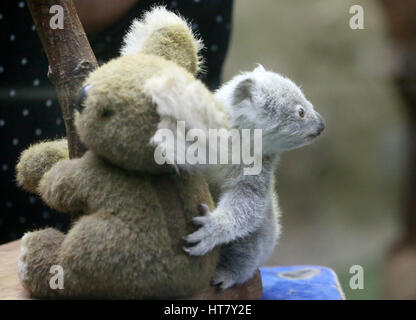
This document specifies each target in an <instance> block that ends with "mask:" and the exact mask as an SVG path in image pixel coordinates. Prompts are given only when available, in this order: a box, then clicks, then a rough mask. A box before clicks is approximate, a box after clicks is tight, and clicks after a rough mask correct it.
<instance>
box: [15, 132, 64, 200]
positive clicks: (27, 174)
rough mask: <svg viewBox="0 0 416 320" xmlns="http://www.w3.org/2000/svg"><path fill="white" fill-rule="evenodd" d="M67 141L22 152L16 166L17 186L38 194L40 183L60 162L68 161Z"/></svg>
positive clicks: (41, 144) (49, 142) (55, 142)
mask: <svg viewBox="0 0 416 320" xmlns="http://www.w3.org/2000/svg"><path fill="white" fill-rule="evenodd" d="M68 158H69V154H68V143H67V141H66V139H61V140H56V141H47V142H40V143H37V144H35V145H32V146H30V147H29V148H28V149H26V150H25V151H23V152H22V154H21V155H20V158H19V161H18V163H17V165H16V179H17V184H18V185H19V186H20V187H22V188H23V189H25V190H26V191H29V192H31V193H36V194H38V186H39V181H40V180H41V179H42V177H43V175H44V174H45V173H46V172H47V171H48V170H49V169H51V168H52V166H53V165H55V164H56V163H57V162H58V161H60V160H63V159H68Z"/></svg>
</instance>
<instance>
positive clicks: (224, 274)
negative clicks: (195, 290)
mask: <svg viewBox="0 0 416 320" xmlns="http://www.w3.org/2000/svg"><path fill="white" fill-rule="evenodd" d="M237 283H238V282H237V277H236V275H235V274H234V273H232V272H230V271H228V270H225V269H220V268H218V269H217V270H216V271H215V273H214V276H213V277H212V280H211V284H212V285H213V286H215V287H217V288H218V289H219V290H221V291H224V290H227V289H228V288H231V287H232V286H234V285H235V284H237Z"/></svg>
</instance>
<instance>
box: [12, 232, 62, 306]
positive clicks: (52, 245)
mask: <svg viewBox="0 0 416 320" xmlns="http://www.w3.org/2000/svg"><path fill="white" fill-rule="evenodd" d="M63 240H64V234H63V233H62V232H60V231H58V230H56V229H52V228H48V229H43V230H39V231H34V232H28V233H26V234H25V235H24V236H23V238H22V244H21V247H20V256H19V260H18V272H19V279H20V282H21V283H22V285H23V287H24V288H25V289H26V290H27V291H28V292H29V293H30V295H31V296H33V297H38V298H42V297H53V296H55V295H58V294H59V289H55V290H52V288H51V287H50V280H51V278H52V277H53V276H54V274H53V273H50V271H51V267H52V266H53V265H57V264H58V262H57V258H58V248H59V247H60V246H61V243H62V241H63Z"/></svg>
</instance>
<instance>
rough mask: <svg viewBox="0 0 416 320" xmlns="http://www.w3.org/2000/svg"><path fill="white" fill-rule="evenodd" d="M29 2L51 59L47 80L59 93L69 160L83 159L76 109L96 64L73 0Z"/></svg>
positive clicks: (37, 0)
mask: <svg viewBox="0 0 416 320" xmlns="http://www.w3.org/2000/svg"><path fill="white" fill-rule="evenodd" d="M26 2H27V4H28V7H29V10H30V13H31V15H32V18H33V21H34V22H35V26H36V29H37V32H38V35H39V38H40V40H41V42H42V46H43V48H44V50H45V53H46V55H47V57H48V62H49V70H48V77H49V80H50V81H51V82H52V83H53V85H54V86H55V88H56V90H57V94H58V100H59V104H60V106H61V110H62V116H63V119H64V122H65V128H66V135H67V139H68V149H69V156H70V158H76V157H80V156H81V155H82V154H83V153H84V152H85V147H84V146H83V145H82V143H81V141H80V140H79V137H78V135H77V133H76V131H75V126H74V122H73V120H74V119H73V117H74V107H75V103H76V98H77V95H78V92H79V90H80V89H81V86H82V83H83V81H84V79H85V78H86V76H87V75H88V74H89V73H90V72H91V71H92V70H94V69H95V68H97V66H98V64H97V60H96V59H95V56H94V53H93V51H92V49H91V46H90V44H89V42H88V39H87V36H86V35H85V32H84V28H83V27H82V24H81V22H80V20H79V18H78V14H77V11H76V8H75V5H74V3H73V1H72V0H26ZM59 19H62V21H63V23H62V25H60V24H59ZM54 21H58V23H56V22H54Z"/></svg>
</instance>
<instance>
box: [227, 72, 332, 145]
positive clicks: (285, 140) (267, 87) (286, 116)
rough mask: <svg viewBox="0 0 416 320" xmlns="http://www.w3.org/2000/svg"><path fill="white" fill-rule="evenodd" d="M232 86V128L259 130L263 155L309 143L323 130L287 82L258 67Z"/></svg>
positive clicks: (296, 89)
mask: <svg viewBox="0 0 416 320" xmlns="http://www.w3.org/2000/svg"><path fill="white" fill-rule="evenodd" d="M239 77H241V80H240V81H239V82H238V84H237V85H236V86H235V87H234V91H233V98H232V100H233V101H232V105H233V107H232V108H233V111H232V112H231V122H232V125H233V126H234V127H240V128H250V129H256V128H257V129H262V132H263V152H266V153H268V152H272V153H274V152H282V151H287V150H291V149H295V148H299V147H301V146H304V145H307V144H310V143H312V142H313V141H314V140H315V138H317V137H318V136H319V135H320V134H321V133H322V131H323V130H324V128H325V124H324V121H323V119H322V117H321V115H320V114H319V113H318V112H316V111H315V110H314V108H313V105H312V104H311V103H310V102H309V101H308V100H307V99H306V98H305V96H304V95H303V93H302V91H301V90H300V88H299V87H298V86H297V85H296V84H295V83H294V82H293V81H291V80H290V79H287V78H285V77H283V76H281V75H279V74H277V73H274V72H270V71H266V70H265V69H264V68H263V67H261V66H260V67H258V68H256V69H255V70H254V71H252V72H249V73H245V74H243V75H241V76H239Z"/></svg>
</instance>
